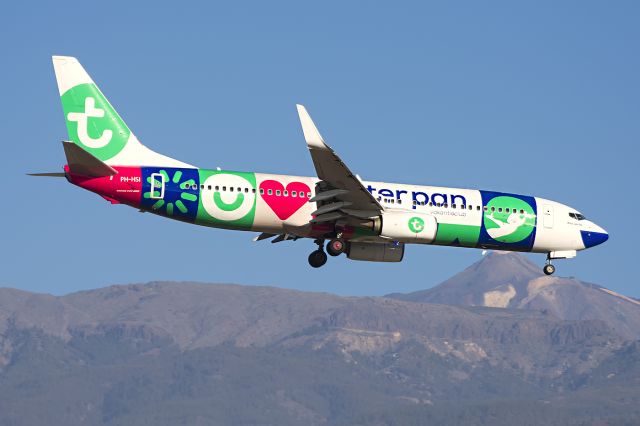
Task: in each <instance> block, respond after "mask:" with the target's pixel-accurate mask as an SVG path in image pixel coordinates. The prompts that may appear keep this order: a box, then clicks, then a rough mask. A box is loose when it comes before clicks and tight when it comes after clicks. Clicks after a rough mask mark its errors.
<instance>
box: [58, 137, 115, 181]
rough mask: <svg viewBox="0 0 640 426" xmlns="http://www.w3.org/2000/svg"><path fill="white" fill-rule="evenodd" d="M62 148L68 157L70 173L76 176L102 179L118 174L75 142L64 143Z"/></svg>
mask: <svg viewBox="0 0 640 426" xmlns="http://www.w3.org/2000/svg"><path fill="white" fill-rule="evenodd" d="M62 146H63V148H64V154H65V155H66V156H67V165H68V166H69V171H70V172H71V173H73V174H75V175H82V176H90V177H102V176H113V175H115V174H117V173H118V172H117V171H116V170H115V169H114V168H113V167H111V166H109V165H108V164H105V163H104V162H102V161H100V160H98V159H97V158H96V157H95V156H94V155H93V154H90V153H89V152H87V151H85V150H84V149H82V148H81V147H80V146H78V145H76V144H75V143H73V142H62Z"/></svg>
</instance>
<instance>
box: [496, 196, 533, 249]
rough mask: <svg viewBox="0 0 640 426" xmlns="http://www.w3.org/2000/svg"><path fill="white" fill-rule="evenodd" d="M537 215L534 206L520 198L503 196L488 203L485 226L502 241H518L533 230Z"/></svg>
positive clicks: (497, 239)
mask: <svg viewBox="0 0 640 426" xmlns="http://www.w3.org/2000/svg"><path fill="white" fill-rule="evenodd" d="M535 226H536V215H535V213H534V211H533V207H531V206H530V205H529V203H527V202H526V201H523V200H521V199H519V198H515V197H508V196H501V197H495V198H494V199H492V200H491V201H489V202H488V203H487V210H486V211H485V212H484V227H485V229H486V230H487V234H489V236H490V237H491V238H493V239H494V240H496V241H500V242H501V243H517V242H519V241H522V240H524V239H525V238H527V237H528V236H529V235H531V233H532V232H533V229H534V228H535Z"/></svg>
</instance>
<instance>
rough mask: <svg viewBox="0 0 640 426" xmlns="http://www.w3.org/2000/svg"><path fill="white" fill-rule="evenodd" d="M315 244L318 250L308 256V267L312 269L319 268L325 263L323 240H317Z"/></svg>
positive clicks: (325, 255)
mask: <svg viewBox="0 0 640 426" xmlns="http://www.w3.org/2000/svg"><path fill="white" fill-rule="evenodd" d="M316 244H317V245H318V249H317V250H315V251H312V252H311V254H310V255H309V265H311V266H312V267H314V268H319V267H321V266H323V265H324V264H325V263H327V253H325V252H324V251H323V250H322V248H323V246H324V240H321V239H318V240H316Z"/></svg>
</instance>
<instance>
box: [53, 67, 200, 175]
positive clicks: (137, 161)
mask: <svg viewBox="0 0 640 426" xmlns="http://www.w3.org/2000/svg"><path fill="white" fill-rule="evenodd" d="M52 59H53V68H54V70H55V73H56V80H57V81H58V90H59V91H60V98H61V101H62V109H63V110H64V117H65V120H66V122H67V130H68V132H69V139H70V140H71V141H73V142H74V143H75V144H76V145H78V146H79V147H80V148H82V149H83V150H85V151H86V152H88V153H89V154H91V155H92V156H93V157H95V158H96V159H98V160H100V161H101V162H104V163H105V164H108V165H119V166H164V167H193V166H190V165H189V164H186V163H183V162H181V161H178V160H174V159H173V158H170V157H166V156H164V155H161V154H158V153H157V152H154V151H152V150H150V149H149V148H147V147H146V146H144V145H142V144H141V143H140V142H139V141H138V139H137V138H136V137H135V135H134V134H133V132H131V130H130V129H129V127H128V126H127V125H126V124H125V123H124V121H123V120H122V118H120V116H119V115H118V113H117V112H116V110H115V109H114V108H113V107H112V106H111V104H110V103H109V101H108V100H107V98H106V97H105V96H104V95H103V94H102V92H101V91H100V89H98V86H96V84H95V83H94V82H93V80H92V79H91V77H90V76H89V74H87V72H86V71H85V70H84V68H83V67H82V65H80V62H78V60H77V59H76V58H72V57H70V56H53V57H52Z"/></svg>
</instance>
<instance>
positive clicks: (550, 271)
mask: <svg viewBox="0 0 640 426" xmlns="http://www.w3.org/2000/svg"><path fill="white" fill-rule="evenodd" d="M542 271H543V272H544V273H545V274H546V275H553V273H554V272H555V271H556V267H555V266H553V265H552V264H550V263H547V264H546V265H544V268H542Z"/></svg>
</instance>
